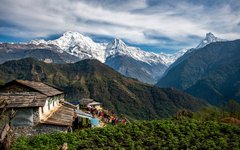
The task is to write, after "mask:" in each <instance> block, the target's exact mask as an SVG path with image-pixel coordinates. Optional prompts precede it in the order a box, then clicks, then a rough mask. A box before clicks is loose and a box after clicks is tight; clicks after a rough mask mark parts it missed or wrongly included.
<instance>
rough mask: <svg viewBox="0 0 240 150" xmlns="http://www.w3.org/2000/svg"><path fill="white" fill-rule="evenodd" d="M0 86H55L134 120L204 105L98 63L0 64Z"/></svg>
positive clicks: (72, 96) (68, 96) (69, 95)
mask: <svg viewBox="0 0 240 150" xmlns="http://www.w3.org/2000/svg"><path fill="white" fill-rule="evenodd" d="M0 76H1V79H0V84H4V83H6V82H8V81H11V80H14V79H24V80H34V81H41V82H45V83H48V84H51V85H54V86H57V87H59V88H61V89H64V91H65V96H66V97H65V98H66V99H68V100H71V101H72V100H74V101H76V100H80V99H81V98H84V97H85V98H86V97H88V98H93V99H95V100H97V101H99V102H101V103H102V104H103V106H104V107H106V108H108V109H110V110H113V111H115V112H116V113H118V114H121V113H122V114H126V115H127V116H129V117H131V118H136V119H153V118H155V119H156V118H164V117H169V116H171V115H173V114H175V113H176V112H177V110H179V109H190V110H192V111H196V110H199V109H200V108H202V107H204V106H207V103H206V102H204V101H202V100H199V99H197V98H195V97H192V96H191V95H189V94H186V93H183V92H181V91H179V90H175V89H171V88H169V89H161V88H158V87H156V86H152V85H149V84H144V83H141V82H139V81H138V80H135V79H133V78H128V77H125V76H123V75H121V74H120V73H118V72H116V71H114V70H113V69H112V68H110V67H108V66H106V65H105V64H102V63H101V62H100V61H98V60H88V59H86V60H82V61H79V62H76V63H74V64H53V63H51V64H48V63H44V62H41V61H37V60H35V59H33V58H25V59H21V60H14V61H8V62H5V63H4V64H1V65H0Z"/></svg>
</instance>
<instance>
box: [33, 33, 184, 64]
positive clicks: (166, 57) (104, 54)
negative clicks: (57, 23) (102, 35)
mask: <svg viewBox="0 0 240 150" xmlns="http://www.w3.org/2000/svg"><path fill="white" fill-rule="evenodd" d="M30 43H31V44H36V45H39V44H46V45H56V46H58V47H59V48H60V49H62V50H64V51H65V52H67V53H69V54H71V55H74V56H77V57H79V58H80V59H87V58H92V59H98V60H99V61H101V62H103V63H104V62H105V61H106V59H107V58H108V57H112V56H115V55H124V56H128V57H131V58H133V59H135V60H138V61H142V62H145V63H148V64H153V63H154V64H156V63H162V64H165V65H167V66H168V65H170V64H171V63H173V62H174V61H175V60H176V59H177V58H178V57H180V56H181V55H183V53H182V52H178V53H175V54H165V53H159V54H156V53H152V52H145V51H143V50H141V49H140V48H137V47H132V46H128V45H126V44H125V43H124V42H123V41H122V40H120V39H114V40H113V41H112V42H110V43H108V44H106V43H95V42H94V41H93V40H92V39H91V38H89V37H86V36H83V35H82V34H80V33H78V32H71V31H68V32H65V33H64V34H63V36H61V37H60V38H58V39H56V40H49V41H45V40H43V39H41V40H33V41H31V42H30Z"/></svg>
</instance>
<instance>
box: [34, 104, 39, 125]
mask: <svg viewBox="0 0 240 150" xmlns="http://www.w3.org/2000/svg"><path fill="white" fill-rule="evenodd" d="M39 115H40V114H39V108H38V107H37V108H33V125H37V124H39V122H40V116H39Z"/></svg>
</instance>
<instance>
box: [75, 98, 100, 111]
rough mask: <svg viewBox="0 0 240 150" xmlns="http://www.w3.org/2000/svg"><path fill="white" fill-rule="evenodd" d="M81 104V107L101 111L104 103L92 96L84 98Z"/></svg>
mask: <svg viewBox="0 0 240 150" xmlns="http://www.w3.org/2000/svg"><path fill="white" fill-rule="evenodd" d="M79 104H80V107H81V108H95V109H97V110H99V111H101V110H102V104H101V103H99V102H96V101H94V100H93V99H90V98H82V99H81V100H80V102H79Z"/></svg>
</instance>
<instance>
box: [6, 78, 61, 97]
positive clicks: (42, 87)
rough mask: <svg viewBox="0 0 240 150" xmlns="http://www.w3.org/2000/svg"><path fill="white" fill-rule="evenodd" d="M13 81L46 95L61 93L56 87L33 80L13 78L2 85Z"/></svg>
mask: <svg viewBox="0 0 240 150" xmlns="http://www.w3.org/2000/svg"><path fill="white" fill-rule="evenodd" d="M13 83H18V84H21V85H24V86H27V87H29V88H31V89H33V90H35V91H38V92H40V93H42V94H44V95H47V96H54V95H58V94H62V93H63V91H62V90H60V89H58V88H56V87H53V86H50V85H47V84H45V83H42V82H35V81H27V80H13V81H11V82H8V83H6V84H5V85H4V86H8V85H9V84H13ZM4 86H3V87H4Z"/></svg>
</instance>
